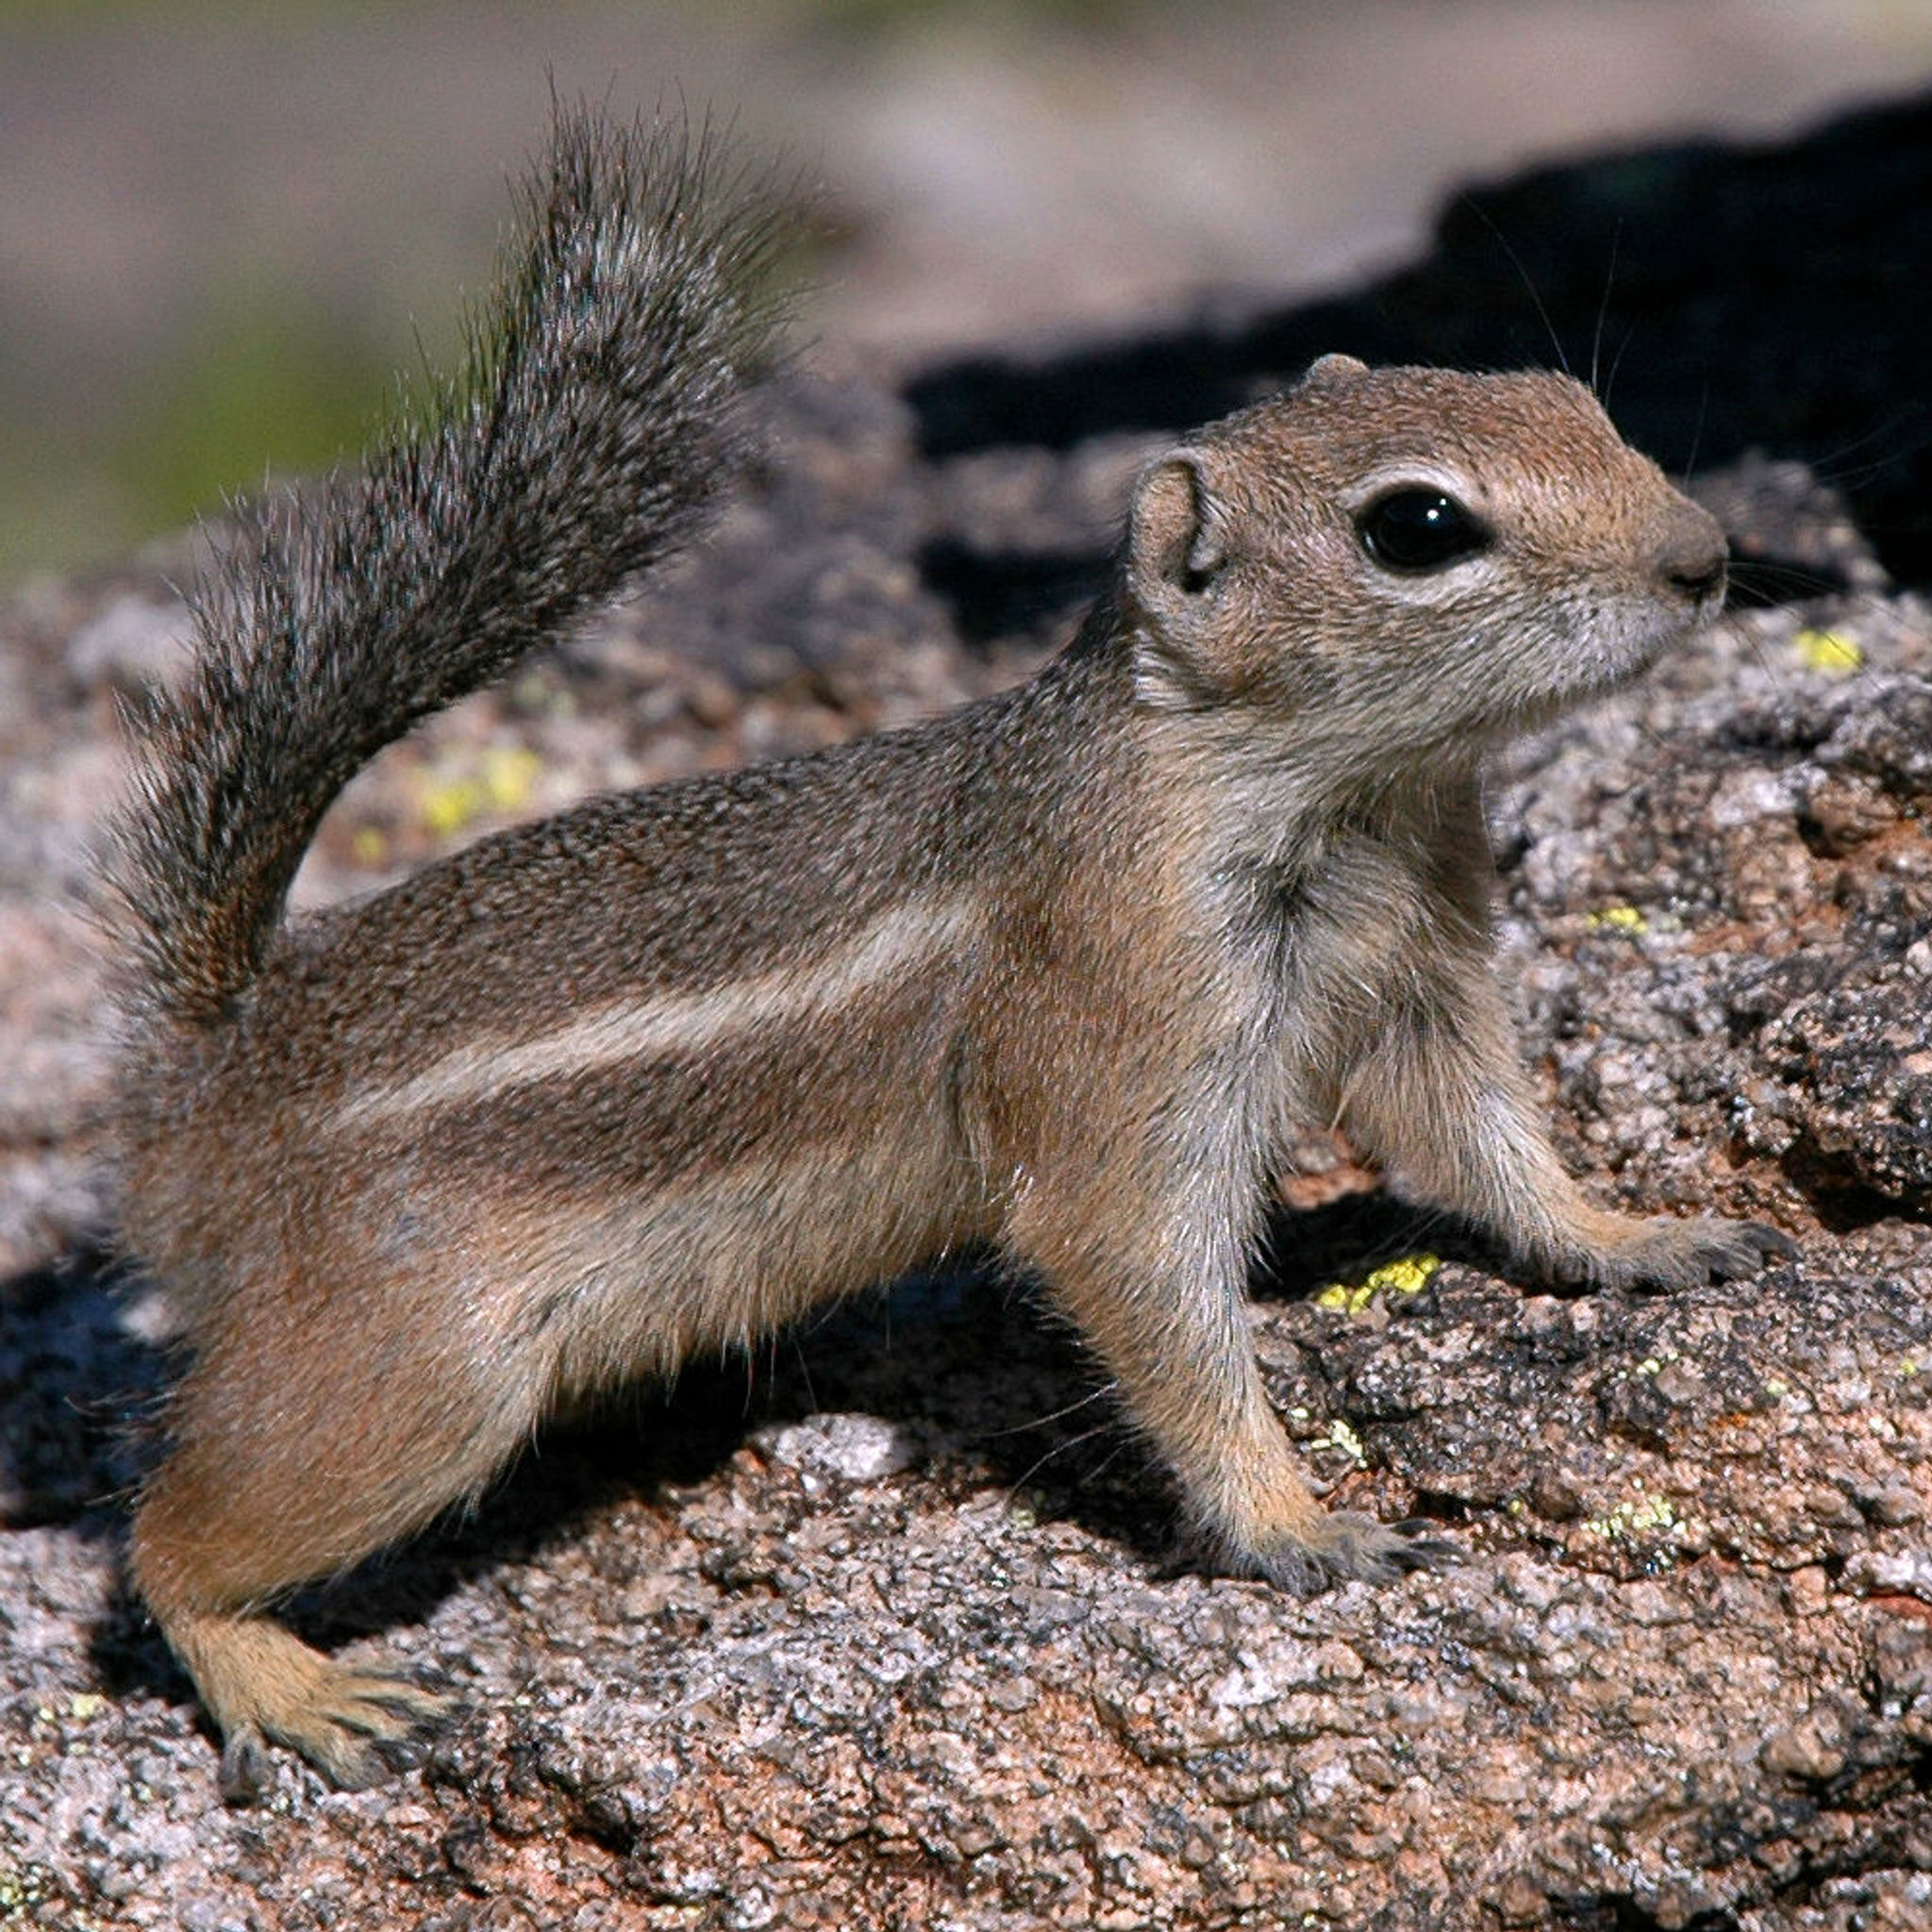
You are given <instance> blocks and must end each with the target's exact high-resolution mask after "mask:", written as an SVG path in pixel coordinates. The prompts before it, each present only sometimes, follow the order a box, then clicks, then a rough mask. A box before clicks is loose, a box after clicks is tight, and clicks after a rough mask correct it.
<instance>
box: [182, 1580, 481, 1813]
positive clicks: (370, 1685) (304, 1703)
mask: <svg viewBox="0 0 1932 1932" xmlns="http://www.w3.org/2000/svg"><path fill="white" fill-rule="evenodd" d="M168 1634H169V1638H170V1641H172V1642H173V1643H174V1645H175V1650H176V1652H177V1653H178V1654H179V1656H180V1657H181V1659H182V1661H183V1662H184V1663H185V1664H186V1665H187V1666H188V1668H189V1671H190V1673H191V1674H192V1676H193V1678H194V1680H195V1684H196V1686H197V1688H198V1689H199V1690H200V1691H201V1692H202V1696H203V1699H204V1701H205V1702H206V1703H207V1705H208V1709H209V1710H210V1711H211V1712H212V1713H213V1715H214V1718H215V1721H216V1723H217V1724H220V1726H221V1729H222V1737H223V1740H224V1742H223V1749H222V1771H221V1786H222V1795H223V1797H224V1798H225V1799H226V1800H227V1802H228V1803H229V1804H231V1805H249V1804H253V1803H255V1802H256V1801H257V1800H258V1798H259V1797H260V1796H261V1795H262V1793H263V1791H264V1790H265V1789H266V1787H267V1784H268V1780H269V1774H270V1758H269V1752H268V1748H267V1747H268V1745H269V1744H270V1743H272V1742H273V1743H276V1744H283V1745H286V1746H287V1747H288V1748H289V1749H290V1750H291V1751H293V1752H295V1753H297V1754H298V1755H299V1756H300V1757H304V1758H306V1759H307V1760H308V1762H309V1763H310V1764H312V1765H313V1766H314V1767H315V1768H316V1770H317V1771H319V1772H320V1773H321V1774H323V1776H324V1777H325V1778H326V1779H327V1780H328V1782H329V1783H330V1784H331V1785H333V1786H334V1787H335V1788H336V1789H337V1790H344V1791H357V1790H366V1789H367V1788H368V1787H369V1786H371V1785H376V1784H382V1783H384V1782H386V1781H387V1780H388V1779H390V1778H392V1777H394V1776H396V1775H398V1774H400V1773H402V1772H405V1771H408V1770H409V1769H411V1768H412V1767H413V1766H414V1765H416V1764H417V1763H419V1762H420V1761H421V1758H422V1755H423V1748H424V1745H425V1743H426V1741H427V1740H428V1739H429V1738H430V1737H431V1736H432V1735H433V1734H434V1733H435V1732H436V1731H438V1730H439V1729H441V1727H442V1726H443V1725H445V1724H447V1723H448V1722H449V1721H450V1719H451V1717H452V1716H453V1715H454V1703H453V1700H452V1699H451V1698H450V1697H449V1696H448V1695H446V1694H445V1693H443V1692H441V1691H437V1690H434V1689H432V1688H430V1687H429V1686H427V1685H425V1684H422V1683H419V1682H418V1681H416V1680H415V1679H414V1678H413V1677H411V1676H408V1675H406V1674H402V1673H400V1672H391V1671H385V1670H381V1669H374V1670H372V1669H367V1668H361V1669H358V1668H356V1667H354V1666H352V1665H348V1664H341V1663H338V1662H336V1661H335V1660H334V1659H333V1658H331V1657H324V1656H323V1655H322V1653H321V1652H320V1651H316V1650H311V1649H310V1648H309V1647H308V1644H306V1643H304V1642H302V1641H300V1639H298V1638H296V1637H294V1636H292V1635H291V1633H290V1632H289V1631H287V1630H285V1629H283V1628H282V1626H281V1625H280V1624H275V1623H272V1622H270V1621H269V1620H268V1619H267V1618H264V1617H256V1616H237V1617H197V1618H195V1619H193V1620H192V1622H190V1623H189V1624H188V1625H187V1627H185V1628H175V1629H171V1630H170V1631H169V1633H168Z"/></svg>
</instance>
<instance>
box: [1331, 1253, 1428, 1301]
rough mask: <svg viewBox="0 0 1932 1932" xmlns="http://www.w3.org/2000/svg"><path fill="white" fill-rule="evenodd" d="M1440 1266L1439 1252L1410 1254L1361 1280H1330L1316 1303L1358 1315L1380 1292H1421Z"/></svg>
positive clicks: (1371, 1272) (1376, 1269)
mask: <svg viewBox="0 0 1932 1932" xmlns="http://www.w3.org/2000/svg"><path fill="white" fill-rule="evenodd" d="M1441 1265H1442V1260H1441V1256H1439V1255H1407V1256H1405V1257H1403V1258H1402V1259H1401V1260H1399V1261H1385V1262H1384V1263H1383V1264H1382V1266H1381V1267H1379V1268H1375V1269H1372V1270H1371V1271H1370V1272H1369V1273H1368V1274H1365V1275H1364V1276H1363V1277H1362V1278H1361V1280H1359V1281H1356V1282H1348V1281H1331V1282H1330V1283H1329V1284H1328V1286H1327V1287H1326V1288H1324V1290H1323V1291H1321V1292H1320V1293H1319V1294H1318V1295H1316V1297H1315V1306H1316V1307H1320V1308H1339V1309H1340V1310H1341V1313H1343V1314H1344V1315H1359V1314H1360V1313H1361V1312H1362V1311H1363V1310H1364V1309H1365V1308H1367V1307H1369V1306H1370V1304H1371V1303H1373V1302H1374V1299H1375V1297H1376V1296H1377V1295H1378V1294H1383V1293H1388V1294H1417V1293H1420V1292H1421V1291H1422V1290H1423V1289H1424V1288H1425V1287H1426V1286H1427V1285H1428V1280H1429V1277H1430V1276H1431V1275H1432V1274H1435V1272H1436V1270H1437V1269H1439V1268H1440V1267H1441Z"/></svg>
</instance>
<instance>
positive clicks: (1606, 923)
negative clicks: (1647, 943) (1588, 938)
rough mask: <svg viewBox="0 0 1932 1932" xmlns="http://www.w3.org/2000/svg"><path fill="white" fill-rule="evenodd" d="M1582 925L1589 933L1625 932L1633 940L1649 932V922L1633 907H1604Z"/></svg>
mask: <svg viewBox="0 0 1932 1932" xmlns="http://www.w3.org/2000/svg"><path fill="white" fill-rule="evenodd" d="M1583 923H1584V924H1586V925H1587V926H1589V927H1590V929H1591V932H1627V933H1628V934H1630V936H1631V937H1632V938H1633V939H1634V938H1636V937H1638V936H1639V935H1640V934H1642V933H1646V932H1648V931H1649V930H1650V921H1649V920H1647V919H1646V918H1644V916H1643V914H1642V913H1641V912H1640V911H1638V909H1637V908H1636V907H1634V906H1606V907H1605V908H1603V909H1602V910H1601V911H1600V912H1592V913H1591V915H1590V916H1589V918H1587V919H1586V920H1585V921H1584V922H1583Z"/></svg>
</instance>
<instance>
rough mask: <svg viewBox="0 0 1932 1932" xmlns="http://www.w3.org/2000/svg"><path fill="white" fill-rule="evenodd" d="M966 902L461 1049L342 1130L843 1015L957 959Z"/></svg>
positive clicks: (968, 923)
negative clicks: (798, 961) (694, 986)
mask: <svg viewBox="0 0 1932 1932" xmlns="http://www.w3.org/2000/svg"><path fill="white" fill-rule="evenodd" d="M973 924H974V911H973V907H972V903H971V902H970V901H969V900H967V899H965V898H963V897H961V898H957V899H942V900H940V901H937V902H935V903H932V904H927V905H911V906H899V907H894V908H892V909H891V911H889V912H886V913H883V914H881V915H880V917H879V918H877V919H876V920H874V922H873V924H871V925H869V926H867V927H866V928H865V929H864V930H863V931H861V932H858V933H855V934H854V935H853V937H852V938H851V939H849V940H847V941H844V942H843V943H842V944H841V945H838V946H835V947H833V948H832V949H831V951H829V952H827V953H824V954H823V955H822V956H821V957H820V958H817V959H814V960H811V961H809V962H808V963H807V964H805V965H801V966H789V965H788V966H774V967H772V968H770V969H769V970H768V971H766V972H763V973H759V974H753V975H752V976H751V977H749V978H746V979H737V980H731V981H728V982H727V983H726V984H724V985H723V986H715V987H710V988H708V989H707V990H706V991H703V992H666V993H658V994H655V995H653V996H651V997H649V998H645V999H640V1000H635V1001H629V1002H625V1003H624V1004H621V1005H616V1006H609V1007H604V1008H599V1009H598V1010H597V1011H595V1012H590V1013H584V1014H581V1015H580V1016H579V1017H577V1018H576V1019H574V1020H568V1021H566V1022H565V1023H564V1024H562V1025H559V1026H555V1027H553V1028H551V1030H550V1031H548V1032H547V1033H541V1034H539V1035H537V1036H536V1038H534V1039H531V1040H521V1041H483V1042H478V1043H476V1044H474V1045H465V1046H460V1047H458V1048H456V1049H455V1050H454V1051H452V1052H450V1053H448V1054H445V1055H444V1056H443V1057H442V1058H441V1059H440V1060H438V1061H437V1062H436V1063H435V1064H434V1065H433V1066H430V1067H427V1068H425V1070H424V1071H423V1072H422V1073H420V1074H412V1075H411V1076H410V1077H409V1078H408V1079H407V1080H400V1081H395V1082H391V1084H389V1085H386V1086H379V1087H375V1088H372V1089H371V1090H369V1091H366V1092H363V1093H360V1094H358V1096H357V1097H356V1098H355V1099H353V1100H351V1101H349V1102H348V1103H347V1105H346V1106H344V1107H343V1108H342V1109H341V1112H340V1113H339V1114H338V1115H337V1117H336V1119H337V1124H338V1125H339V1126H341V1127H355V1126H360V1125H363V1124H367V1123H369V1122H373V1121H387V1120H393V1119H395V1118H396V1117H397V1116H398V1115H402V1114H408V1113H412V1112H414V1111H415V1110H416V1109H417V1108H427V1107H441V1106H446V1105H448V1104H449V1103H451V1102H455V1101H465V1100H486V1099H489V1098H490V1097H491V1096H492V1095H494V1094H497V1093H501V1092H504V1091H507V1090H508V1089H510V1088H514V1087H522V1086H526V1085H528V1084H529V1083H531V1082H533V1081H537V1080H548V1079H555V1078H558V1077H559V1076H561V1075H568V1074H590V1073H594V1072H596V1071H597V1070H598V1069H600V1068H604V1067H613V1066H621V1065H622V1064H623V1063H624V1062H625V1061H626V1060H632V1059H643V1058H667V1057H671V1056H675V1055H690V1054H694V1053H698V1052H700V1051H702V1050H703V1049H704V1048H706V1047H708V1046H711V1045H714V1044H716V1043H717V1042H718V1041H722V1040H728V1039H730V1038H732V1037H733V1036H734V1035H737V1034H741V1033H744V1032H748V1031H749V1030H750V1029H751V1028H752V1027H754V1026H758V1025H771V1024H785V1023H787V1022H790V1021H795V1020H805V1019H809V1018H813V1017H816V1016H818V1015H820V1014H825V1013H832V1012H836V1011H837V1010H838V1009H839V1008H841V1007H842V1006H844V1005H846V1004H847V1003H848V1002H849V1001H850V1000H851V999H852V998H853V997H854V996H855V995H857V994H858V993H859V992H861V991H864V990H865V989H866V988H867V987H869V986H873V985H874V984H876V983H877V982H878V981H880V980H883V979H886V978H888V977H891V976H892V975H895V974H904V973H908V972H910V971H912V970H914V969H916V968H917V967H919V966H921V965H924V963H926V962H927V961H928V960H931V959H934V958H940V957H941V956H942V955H944V954H946V953H949V952H953V951H956V950H957V949H958V948H959V947H960V946H962V945H964V944H965V943H966V941H967V940H968V938H969V936H970V934H971V932H972V929H973Z"/></svg>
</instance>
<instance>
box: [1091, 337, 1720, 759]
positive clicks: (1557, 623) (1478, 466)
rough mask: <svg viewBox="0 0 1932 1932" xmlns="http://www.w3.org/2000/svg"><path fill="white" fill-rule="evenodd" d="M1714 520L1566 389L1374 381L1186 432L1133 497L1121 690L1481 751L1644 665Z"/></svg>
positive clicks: (1325, 377) (1701, 579) (1687, 591)
mask: <svg viewBox="0 0 1932 1932" xmlns="http://www.w3.org/2000/svg"><path fill="white" fill-rule="evenodd" d="M1122 590H1123V600H1124V606H1125V608H1126V611H1127V613H1128V616H1129V619H1130V623H1131V625H1132V627H1133V632H1134V638H1135V643H1134V648H1135V652H1136V666H1135V669H1136V688H1137V691H1139V693H1140V695H1141V700H1142V702H1144V703H1145V704H1147V705H1148V706H1150V707H1151V708H1159V709H1170V710H1172V709H1189V710H1197V709H1202V708H1227V707H1233V708H1239V709H1241V710H1252V711H1254V712H1256V713H1257V714H1261V715H1265V716H1271V717H1274V718H1277V719H1280V720H1283V721H1284V722H1290V721H1291V722H1298V723H1300V724H1304V725H1307V726H1316V725H1322V726H1326V727H1332V728H1333V729H1335V730H1338V731H1341V732H1344V733H1346V734H1348V735H1349V736H1351V737H1354V736H1356V735H1357V734H1359V735H1360V738H1361V741H1362V742H1363V744H1364V747H1365V755H1368V756H1374V754H1375V753H1376V752H1377V751H1379V750H1383V749H1386V750H1389V751H1391V752H1397V753H1402V754H1407V753H1411V752H1413V751H1415V750H1418V749H1425V748H1428V747H1431V746H1437V747H1441V748H1442V749H1444V750H1448V749H1457V750H1461V749H1474V748H1477V747H1479V745H1480V743H1481V742H1483V741H1488V740H1490V739H1492V738H1494V737H1496V736H1498V735H1500V734H1501V733H1504V732H1507V731H1508V730H1511V729H1515V728H1518V727H1520V726H1522V725H1524V724H1529V723H1533V722H1535V721H1537V720H1538V719H1540V718H1542V717H1547V716H1548V715H1550V714H1551V713H1553V712H1554V711H1556V710H1557V709H1559V708H1561V707H1563V706H1564V705H1566V704H1569V703H1572V702H1574V701H1575V700H1577V699H1579V698H1582V697H1586V696H1589V695H1591V694H1592V693H1594V692H1597V691H1605V690H1607V689H1609V688H1611V687H1613V686H1615V685H1617V684H1620V683H1622V682H1623V681H1624V679H1626V678H1628V677H1630V676H1633V675H1635V674H1636V673H1638V672H1639V671H1641V670H1642V669H1643V668H1644V666H1645V665H1647V664H1649V663H1650V662H1651V661H1652V660H1653V659H1654V658H1657V655H1658V654H1659V653H1660V652H1662V651H1664V650H1665V649H1667V648H1669V647H1670V646H1671V645H1673V644H1674V643H1676V642H1678V641H1680V640H1682V639H1683V638H1684V637H1685V636H1686V635H1687V634H1688V633H1689V632H1691V630H1692V629H1693V628H1694V627H1695V626H1696V625H1699V624H1701V623H1702V622H1703V621H1704V620H1705V619H1706V618H1707V617H1708V616H1709V615H1710V614H1711V613H1712V612H1713V611H1714V610H1715V609H1716V608H1717V606H1718V604H1719V602H1720V601H1721V599H1722V597H1723V594H1724V534H1723V532H1722V531H1721V530H1720V529H1719V527H1718V525H1717V524H1716V522H1715V520H1714V519H1712V518H1711V517H1710V516H1709V515H1707V513H1706V512H1705V511H1704V510H1702V509H1700V508H1698V507H1697V506H1696V505H1695V504H1693V503H1691V501H1690V500H1689V499H1688V498H1687V497H1685V496H1683V495H1682V494H1681V493H1680V492H1679V491H1676V490H1674V488H1673V487H1672V486H1671V484H1670V483H1669V482H1668V481H1667V480H1666V479H1665V477H1664V475H1663V474H1662V472H1661V471H1660V470H1658V468H1657V465H1656V464H1655V463H1653V462H1652V461H1650V459H1649V458H1646V457H1642V456H1640V455H1639V454H1638V453H1637V452H1636V451H1635V450H1633V449H1631V448H1630V446H1629V445H1628V444H1627V443H1625V442H1624V441H1623V439H1622V438H1621V437H1620V436H1619V435H1618V434H1617V432H1616V430H1615V429H1614V428H1613V427H1612V426H1611V424H1610V421H1609V418H1608V417H1607V416H1606V415H1605V414H1604V412H1603V410H1602V408H1600V407H1599V406H1598V404H1597V401H1596V399H1595V397H1594V396H1592V395H1591V392H1590V391H1588V390H1587V389H1585V388H1584V387H1583V386H1582V384H1580V383H1577V382H1574V381H1572V380H1571V379H1570V378H1569V377H1567V376H1560V375H1544V374H1535V373H1523V374H1513V375H1459V374H1456V373H1453V372H1450V371H1447V370H1434V369H1370V368H1368V367H1367V366H1366V365H1364V364H1363V363H1360V362H1357V361H1356V360H1355V359H1354V358H1350V357H1346V356H1324V358H1322V359H1321V360H1320V361H1319V362H1317V363H1316V364H1315V365H1314V367H1313V368H1312V369H1310V370H1309V372H1308V374H1307V376H1306V378H1305V379H1304V380H1303V381H1302V382H1301V383H1300V384H1299V385H1298V386H1297V387H1296V388H1294V389H1291V390H1290V391H1286V392H1285V393H1284V394H1282V395H1280V396H1277V397H1275V398H1274V399H1273V400H1271V401H1269V402H1265V403H1261V404H1259V405H1257V406H1256V407H1255V408H1249V409H1244V410H1242V411H1241V413H1240V414H1238V415H1234V416H1230V417H1228V418H1226V419H1225V420H1224V421H1223V422H1221V423H1217V424H1213V425H1209V426H1208V427H1207V428H1206V429H1203V430H1200V431H1198V432H1196V433H1195V434H1194V435H1193V436H1191V437H1190V438H1189V440H1188V441H1186V442H1185V443H1183V444H1182V445H1181V446H1180V447H1179V448H1177V449H1175V450H1174V451H1172V452H1170V453H1169V454H1168V455H1166V456H1164V457H1162V458H1159V459H1158V461H1156V462H1155V463H1153V464H1152V465H1150V466H1149V468H1148V469H1147V470H1146V471H1145V472H1143V474H1142V475H1141V479H1140V482H1139V484H1138V486H1137V488H1136V491H1135V494H1134V502H1133V510H1132V515H1131V519H1130V524H1129V533H1128V540H1127V547H1126V552H1125V556H1124V565H1123V585H1122Z"/></svg>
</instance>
